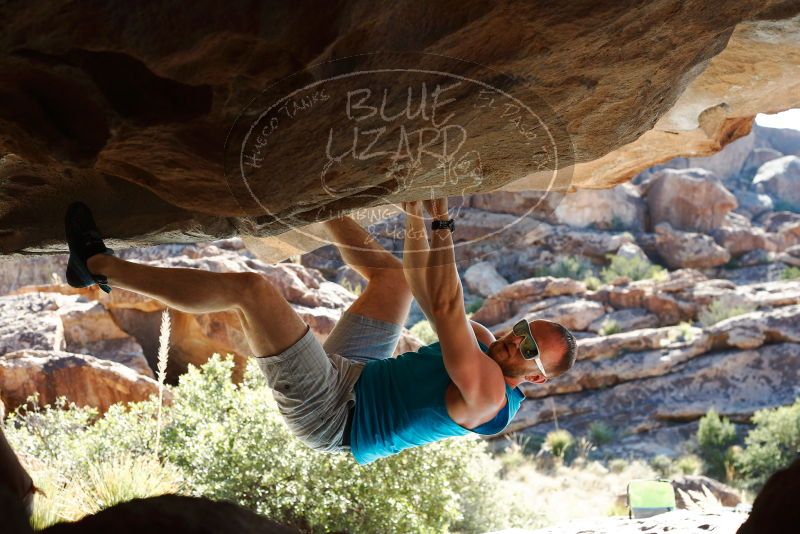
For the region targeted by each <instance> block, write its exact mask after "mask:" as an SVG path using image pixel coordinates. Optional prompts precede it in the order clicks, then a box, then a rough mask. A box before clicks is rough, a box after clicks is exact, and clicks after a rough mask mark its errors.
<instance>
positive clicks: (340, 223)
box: [325, 217, 412, 326]
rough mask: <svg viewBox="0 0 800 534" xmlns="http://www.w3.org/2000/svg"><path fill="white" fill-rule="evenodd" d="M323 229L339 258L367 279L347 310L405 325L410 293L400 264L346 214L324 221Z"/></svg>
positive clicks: (410, 297)
mask: <svg viewBox="0 0 800 534" xmlns="http://www.w3.org/2000/svg"><path fill="white" fill-rule="evenodd" d="M325 228H326V229H327V231H328V233H329V234H330V237H331V241H332V242H333V244H334V245H336V248H338V249H339V253H340V254H341V255H342V259H343V260H344V261H345V262H346V263H347V264H348V265H350V267H352V268H353V269H355V270H356V271H357V272H358V273H359V274H360V275H361V276H363V277H364V278H366V279H367V287H365V288H364V291H362V292H361V295H359V297H358V298H357V299H356V300H355V302H353V304H351V305H350V307H349V308H348V309H347V311H348V312H351V313H357V314H359V315H364V316H366V317H370V318H372V319H377V320H379V321H384V322H387V323H394V324H399V325H401V326H402V325H405V322H406V318H407V317H408V311H409V309H410V308H411V299H412V295H411V289H410V288H409V287H408V284H407V283H406V279H405V276H404V275H403V263H402V262H401V261H400V260H399V259H398V258H396V257H395V256H394V255H392V253H391V252H389V251H388V250H386V249H384V248H383V247H382V246H381V245H380V244H379V243H378V242H377V241H376V240H375V238H373V237H372V236H371V235H370V234H369V232H367V231H366V230H365V229H364V228H362V227H361V225H360V224H358V223H357V222H355V221H354V220H353V219H351V218H350V217H340V218H337V219H331V220H329V221H326V222H325Z"/></svg>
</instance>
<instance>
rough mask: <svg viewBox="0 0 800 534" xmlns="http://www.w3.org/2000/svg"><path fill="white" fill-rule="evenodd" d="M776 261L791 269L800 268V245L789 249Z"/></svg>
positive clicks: (777, 257)
mask: <svg viewBox="0 0 800 534" xmlns="http://www.w3.org/2000/svg"><path fill="white" fill-rule="evenodd" d="M775 259H777V260H778V261H781V262H783V263H785V264H786V265H789V266H791V267H800V245H795V246H793V247H789V248H787V249H786V250H784V251H783V252H781V253H780V254H778V255H777V256H776V258H775Z"/></svg>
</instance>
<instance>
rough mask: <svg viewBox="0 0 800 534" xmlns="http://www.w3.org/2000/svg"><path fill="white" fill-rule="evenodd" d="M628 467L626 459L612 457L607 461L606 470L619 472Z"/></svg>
mask: <svg viewBox="0 0 800 534" xmlns="http://www.w3.org/2000/svg"><path fill="white" fill-rule="evenodd" d="M627 468H628V460H625V459H623V458H614V459H613V460H611V461H609V462H608V470H609V471H611V472H612V473H615V474H620V473H622V472H623V471H625V470H626V469H627Z"/></svg>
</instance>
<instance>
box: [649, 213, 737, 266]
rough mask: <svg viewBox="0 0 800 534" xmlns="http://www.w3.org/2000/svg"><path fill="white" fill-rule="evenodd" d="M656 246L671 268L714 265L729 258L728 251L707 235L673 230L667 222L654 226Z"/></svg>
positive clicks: (725, 261)
mask: <svg viewBox="0 0 800 534" xmlns="http://www.w3.org/2000/svg"><path fill="white" fill-rule="evenodd" d="M656 248H657V249H658V253H659V254H660V255H661V257H662V258H663V259H664V262H665V263H666V264H667V265H669V267H670V268H672V269H680V268H684V267H689V268H695V269H703V268H708V267H716V266H717V265H722V264H724V263H727V262H728V261H729V260H730V259H731V255H730V253H729V252H728V251H727V250H725V249H724V248H722V247H721V246H719V245H717V244H716V243H715V242H714V239H713V238H712V237H710V236H707V235H702V234H697V233H693V232H681V231H679V230H675V229H673V228H672V226H671V225H670V224H669V223H667V222H662V223H660V224H659V225H657V226H656Z"/></svg>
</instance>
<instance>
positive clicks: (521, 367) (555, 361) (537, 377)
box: [489, 320, 576, 383]
mask: <svg viewBox="0 0 800 534" xmlns="http://www.w3.org/2000/svg"><path fill="white" fill-rule="evenodd" d="M529 324H530V328H531V333H532V334H533V337H534V339H535V340H536V344H537V345H538V346H539V356H540V357H541V361H542V364H543V365H544V370H545V372H546V373H547V377H548V378H553V377H556V376H558V375H560V374H563V373H566V372H567V371H569V369H570V368H571V367H572V365H573V364H574V363H575V354H576V344H575V336H573V335H572V333H571V332H570V331H569V330H567V329H566V328H564V327H563V326H561V325H560V324H558V323H554V322H552V321H544V320H536V321H531V322H530V323H529ZM524 339H525V338H524V337H520V336H518V335H516V334H514V332H513V331H512V332H509V333H508V334H506V335H504V336H503V337H501V338H500V339H497V340H496V341H494V342H493V343H492V344H491V345H489V356H490V357H491V358H492V359H493V360H494V361H495V362H497V364H498V365H499V366H500V368H501V369H502V370H503V375H505V376H506V377H508V378H521V379H523V380H524V381H526V382H536V383H541V382H544V381H545V377H543V376H542V373H541V371H540V370H539V368H538V366H537V365H536V362H535V361H533V360H526V359H525V358H524V357H523V356H522V352H521V351H520V347H519V346H520V343H522V341H523V340H524Z"/></svg>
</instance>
